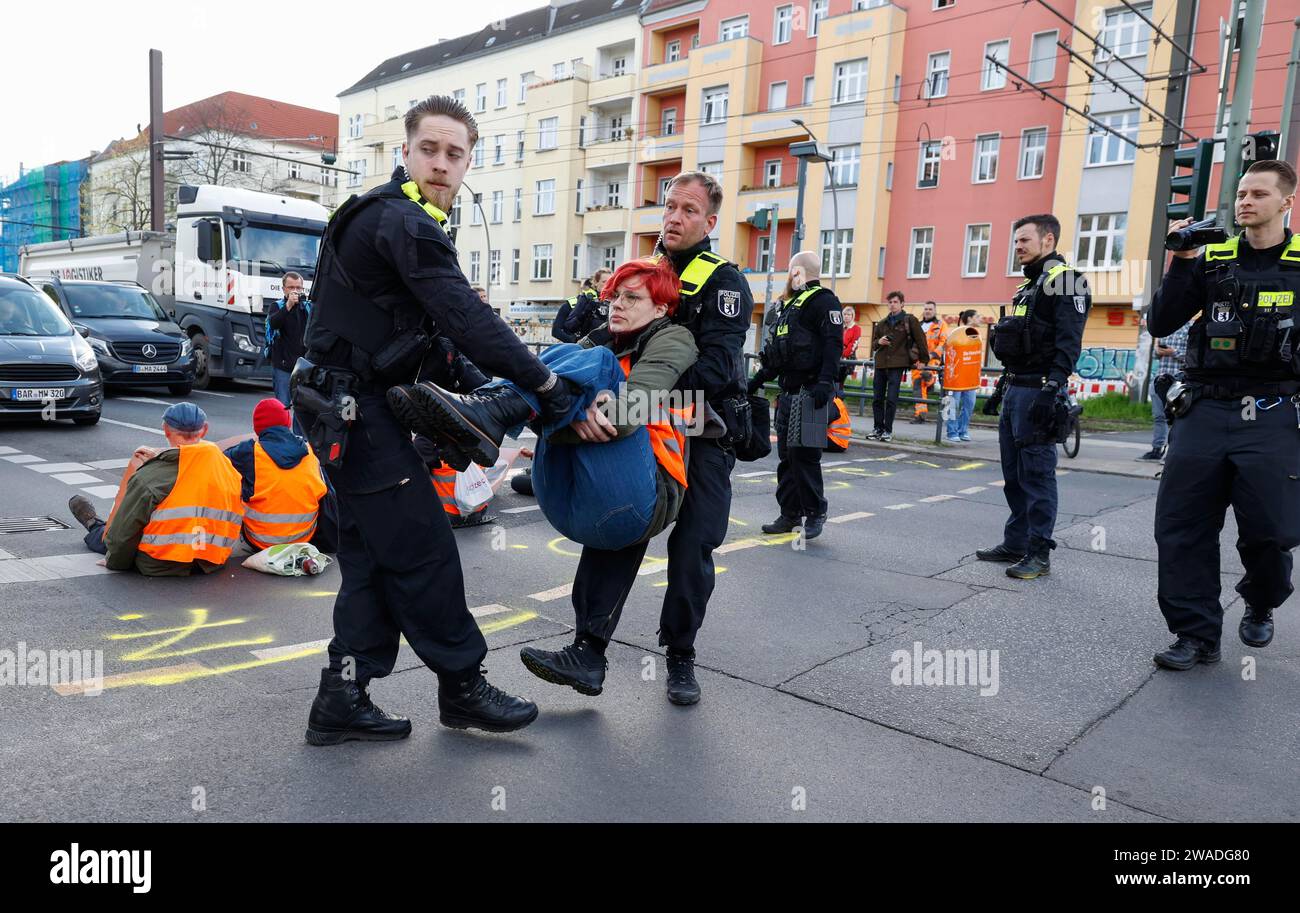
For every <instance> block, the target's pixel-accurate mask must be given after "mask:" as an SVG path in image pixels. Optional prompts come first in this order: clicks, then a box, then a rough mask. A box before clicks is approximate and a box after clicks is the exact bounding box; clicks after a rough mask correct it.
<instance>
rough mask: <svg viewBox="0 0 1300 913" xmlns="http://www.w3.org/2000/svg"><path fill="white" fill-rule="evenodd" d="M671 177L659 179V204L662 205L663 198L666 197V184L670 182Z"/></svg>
mask: <svg viewBox="0 0 1300 913" xmlns="http://www.w3.org/2000/svg"><path fill="white" fill-rule="evenodd" d="M672 180H673V179H672V178H660V179H659V205H660V206H662V205H664V200H666V199H668V185H669V184H671V183H672Z"/></svg>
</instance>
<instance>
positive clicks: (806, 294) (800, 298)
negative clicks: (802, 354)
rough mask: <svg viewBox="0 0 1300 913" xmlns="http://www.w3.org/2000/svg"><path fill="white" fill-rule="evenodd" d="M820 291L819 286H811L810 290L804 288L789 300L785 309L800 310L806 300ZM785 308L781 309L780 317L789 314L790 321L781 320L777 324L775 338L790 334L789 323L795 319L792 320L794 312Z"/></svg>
mask: <svg viewBox="0 0 1300 913" xmlns="http://www.w3.org/2000/svg"><path fill="white" fill-rule="evenodd" d="M821 290H822V287H821V286H820V285H814V286H812V287H811V288H806V289H804V290H803V291H802V292H800V293H799V294H798V295H796V296H795V297H793V298H791V299H790V303H789V304H787V305H786V306H785V308H791V309H793V308H801V307H803V303H804V302H805V301H807V300H808V299H809V298H811V297H812V296H813V295H814V294H816V293H817V292H820V291H821ZM785 308H783V309H782V310H781V315H782V317H784V316H785V314H787V313H789V314H790V319H789V320H781V322H780V323H779V324H777V327H776V335H777V336H786V335H788V334H789V332H790V323H791V322H792V321H793V320H794V319H795V318H794V311H793V310H790V311H787V310H786V309H785Z"/></svg>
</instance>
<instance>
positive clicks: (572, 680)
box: [519, 637, 609, 697]
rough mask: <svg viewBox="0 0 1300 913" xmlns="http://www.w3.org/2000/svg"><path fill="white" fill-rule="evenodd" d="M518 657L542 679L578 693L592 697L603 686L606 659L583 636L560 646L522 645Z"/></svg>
mask: <svg viewBox="0 0 1300 913" xmlns="http://www.w3.org/2000/svg"><path fill="white" fill-rule="evenodd" d="M519 658H520V659H521V660H523V663H524V668H526V669H527V670H528V671H529V672H531V673H533V675H536V676H537V677H538V678H540V679H541V680H542V681H546V682H550V683H551V684H553V685H567V686H568V687H570V688H572V689H573V690H574V691H576V692H578V693H579V694H587V695H591V696H592V697H594V696H596V695H597V694H600V692H601V691H602V690H603V689H604V687H605V670H606V669H607V668H609V661H608V660H607V659H605V657H604V656H602V655H601V654H600V652H599V651H598V650H597V649H596V647H595V646H594V645H592V644H591V643H589V642H588V641H587V640H585V639H584V638H581V637H579V638H578V639H577V640H575V641H574V642H573V643H571V644H569V645H568V646H567V647H565V648H564V649H562V650H539V649H537V648H536V647H524V648H523V649H522V650H520V651H519Z"/></svg>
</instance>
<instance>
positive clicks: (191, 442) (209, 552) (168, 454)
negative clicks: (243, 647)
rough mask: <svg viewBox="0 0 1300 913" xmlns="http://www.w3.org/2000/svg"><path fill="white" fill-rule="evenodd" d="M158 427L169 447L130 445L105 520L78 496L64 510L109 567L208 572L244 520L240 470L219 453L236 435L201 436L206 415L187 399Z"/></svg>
mask: <svg viewBox="0 0 1300 913" xmlns="http://www.w3.org/2000/svg"><path fill="white" fill-rule="evenodd" d="M162 430H163V434H164V435H165V436H166V437H167V443H168V444H169V445H170V446H169V447H167V448H165V449H161V450H159V449H155V448H153V447H140V448H137V449H136V451H135V453H134V455H133V456H132V458H131V462H130V463H129V464H128V465H127V467H126V472H125V473H123V475H122V484H121V487H120V488H119V489H118V493H117V500H116V501H115V502H114V504H113V510H112V511H111V512H110V513H109V515H108V519H107V520H101V519H100V518H99V517H98V516H96V514H95V506H94V505H93V504H91V503H90V501H89V499H87V498H85V497H83V496H82V495H74V496H73V497H72V499H71V500H70V501H68V509H69V510H71V511H72V515H73V516H74V517H76V518H77V522H79V523H80V524H81V525H82V526H84V527H85V528H86V530H87V532H86V538H85V543H86V547H87V548H89V549H90V550H91V551H93V552H99V553H100V554H101V555H104V556H105V561H104V565H105V566H106V567H107V568H109V570H114V571H126V570H130V569H131V568H132V567H133V566H134V567H136V568H137V569H139V571H140V573H142V574H145V575H147V576H150V577H181V576H185V575H187V574H190V573H193V572H194V571H195V570H196V569H197V570H201V571H203V572H205V573H209V574H210V573H212V572H213V571H215V570H218V569H220V568H221V566H222V565H223V564H225V563H226V559H227V558H229V557H230V550H231V549H232V548H233V547H234V545H235V543H236V542H237V541H238V540H239V527H240V524H241V523H242V522H243V519H244V505H243V503H242V502H241V501H240V498H239V473H238V472H236V471H235V467H234V466H232V465H230V461H229V460H228V459H226V455H225V454H224V453H222V452H221V447H222V445H226V446H229V445H232V444H234V443H236V442H237V441H238V440H240V438H232V439H229V440H227V441H221V442H218V443H215V444H214V443H212V442H210V441H205V440H204V439H203V438H204V437H205V436H206V435H207V433H208V419H207V416H206V415H204V414H203V410H202V409H200V408H199V407H198V406H196V405H194V403H188V402H186V403H176V404H174V405H172V406H169V407H168V408H167V411H166V412H164V413H163V425H162Z"/></svg>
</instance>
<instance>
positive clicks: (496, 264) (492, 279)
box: [488, 250, 501, 285]
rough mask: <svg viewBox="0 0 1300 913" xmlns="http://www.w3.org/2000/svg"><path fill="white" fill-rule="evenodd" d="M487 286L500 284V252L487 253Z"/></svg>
mask: <svg viewBox="0 0 1300 913" xmlns="http://www.w3.org/2000/svg"><path fill="white" fill-rule="evenodd" d="M488 284H489V285H500V284H501V251H499V250H492V251H488Z"/></svg>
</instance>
